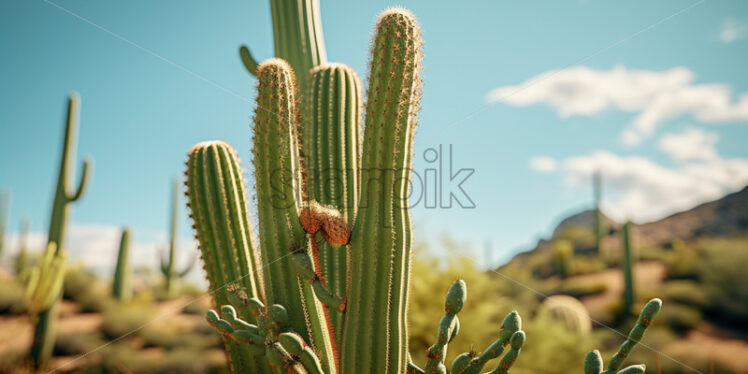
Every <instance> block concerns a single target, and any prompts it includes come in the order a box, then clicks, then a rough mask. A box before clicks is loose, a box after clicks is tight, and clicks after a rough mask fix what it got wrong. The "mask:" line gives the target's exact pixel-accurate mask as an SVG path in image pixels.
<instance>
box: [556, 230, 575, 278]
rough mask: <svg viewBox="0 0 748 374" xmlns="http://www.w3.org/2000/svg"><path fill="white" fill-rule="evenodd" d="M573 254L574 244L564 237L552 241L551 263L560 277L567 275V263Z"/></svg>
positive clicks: (568, 263)
mask: <svg viewBox="0 0 748 374" xmlns="http://www.w3.org/2000/svg"><path fill="white" fill-rule="evenodd" d="M573 256H574V245H573V244H572V243H571V241H569V240H566V239H558V240H556V241H554V242H553V264H554V267H555V270H556V273H557V274H558V275H559V276H560V277H561V278H566V277H567V276H568V275H569V265H570V263H571V258H572V257H573Z"/></svg>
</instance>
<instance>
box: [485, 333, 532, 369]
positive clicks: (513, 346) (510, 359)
mask: <svg viewBox="0 0 748 374" xmlns="http://www.w3.org/2000/svg"><path fill="white" fill-rule="evenodd" d="M509 341H510V343H509V351H507V352H506V354H505V355H504V357H502V358H501V361H499V366H497V367H496V369H494V370H492V371H491V372H490V373H489V374H509V369H510V368H511V367H512V365H513V364H514V361H516V360H517V356H519V352H520V351H521V350H522V345H524V344H525V332H524V331H517V332H515V333H514V334H512V338H511V339H510V340H509Z"/></svg>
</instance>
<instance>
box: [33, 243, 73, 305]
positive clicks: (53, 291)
mask: <svg viewBox="0 0 748 374" xmlns="http://www.w3.org/2000/svg"><path fill="white" fill-rule="evenodd" d="M66 259H67V252H65V251H63V250H57V245H56V244H55V243H54V242H52V243H49V244H48V245H47V249H46V250H44V252H43V253H42V255H41V257H39V260H38V262H37V264H36V265H35V266H34V267H33V268H32V269H31V271H30V272H29V276H28V280H27V284H26V298H27V300H28V302H29V314H30V315H31V316H32V318H35V317H37V316H38V315H39V313H41V312H42V311H45V310H47V309H49V307H50V306H51V305H52V304H53V303H55V302H56V299H57V298H58V297H59V295H60V290H61V289H62V282H63V279H64V278H65V260H66Z"/></svg>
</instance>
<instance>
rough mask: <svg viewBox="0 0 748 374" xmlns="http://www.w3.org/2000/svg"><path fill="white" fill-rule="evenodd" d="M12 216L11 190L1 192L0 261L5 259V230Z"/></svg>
mask: <svg viewBox="0 0 748 374" xmlns="http://www.w3.org/2000/svg"><path fill="white" fill-rule="evenodd" d="M9 215H10V190H3V191H2V192H0V260H2V258H3V249H4V248H5V229H6V228H7V226H8V217H9Z"/></svg>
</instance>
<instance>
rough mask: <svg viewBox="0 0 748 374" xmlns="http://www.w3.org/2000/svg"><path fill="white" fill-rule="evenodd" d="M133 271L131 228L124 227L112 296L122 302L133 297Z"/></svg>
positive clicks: (126, 301)
mask: <svg viewBox="0 0 748 374" xmlns="http://www.w3.org/2000/svg"><path fill="white" fill-rule="evenodd" d="M131 273H132V271H131V270H130V229H129V228H124V229H122V237H121V239H120V242H119V252H118V253H117V266H116V267H115V270H114V280H113V281H112V296H114V298H116V299H117V300H118V301H119V302H121V303H128V302H130V298H131V297H132V284H131V279H132V274H131Z"/></svg>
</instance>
